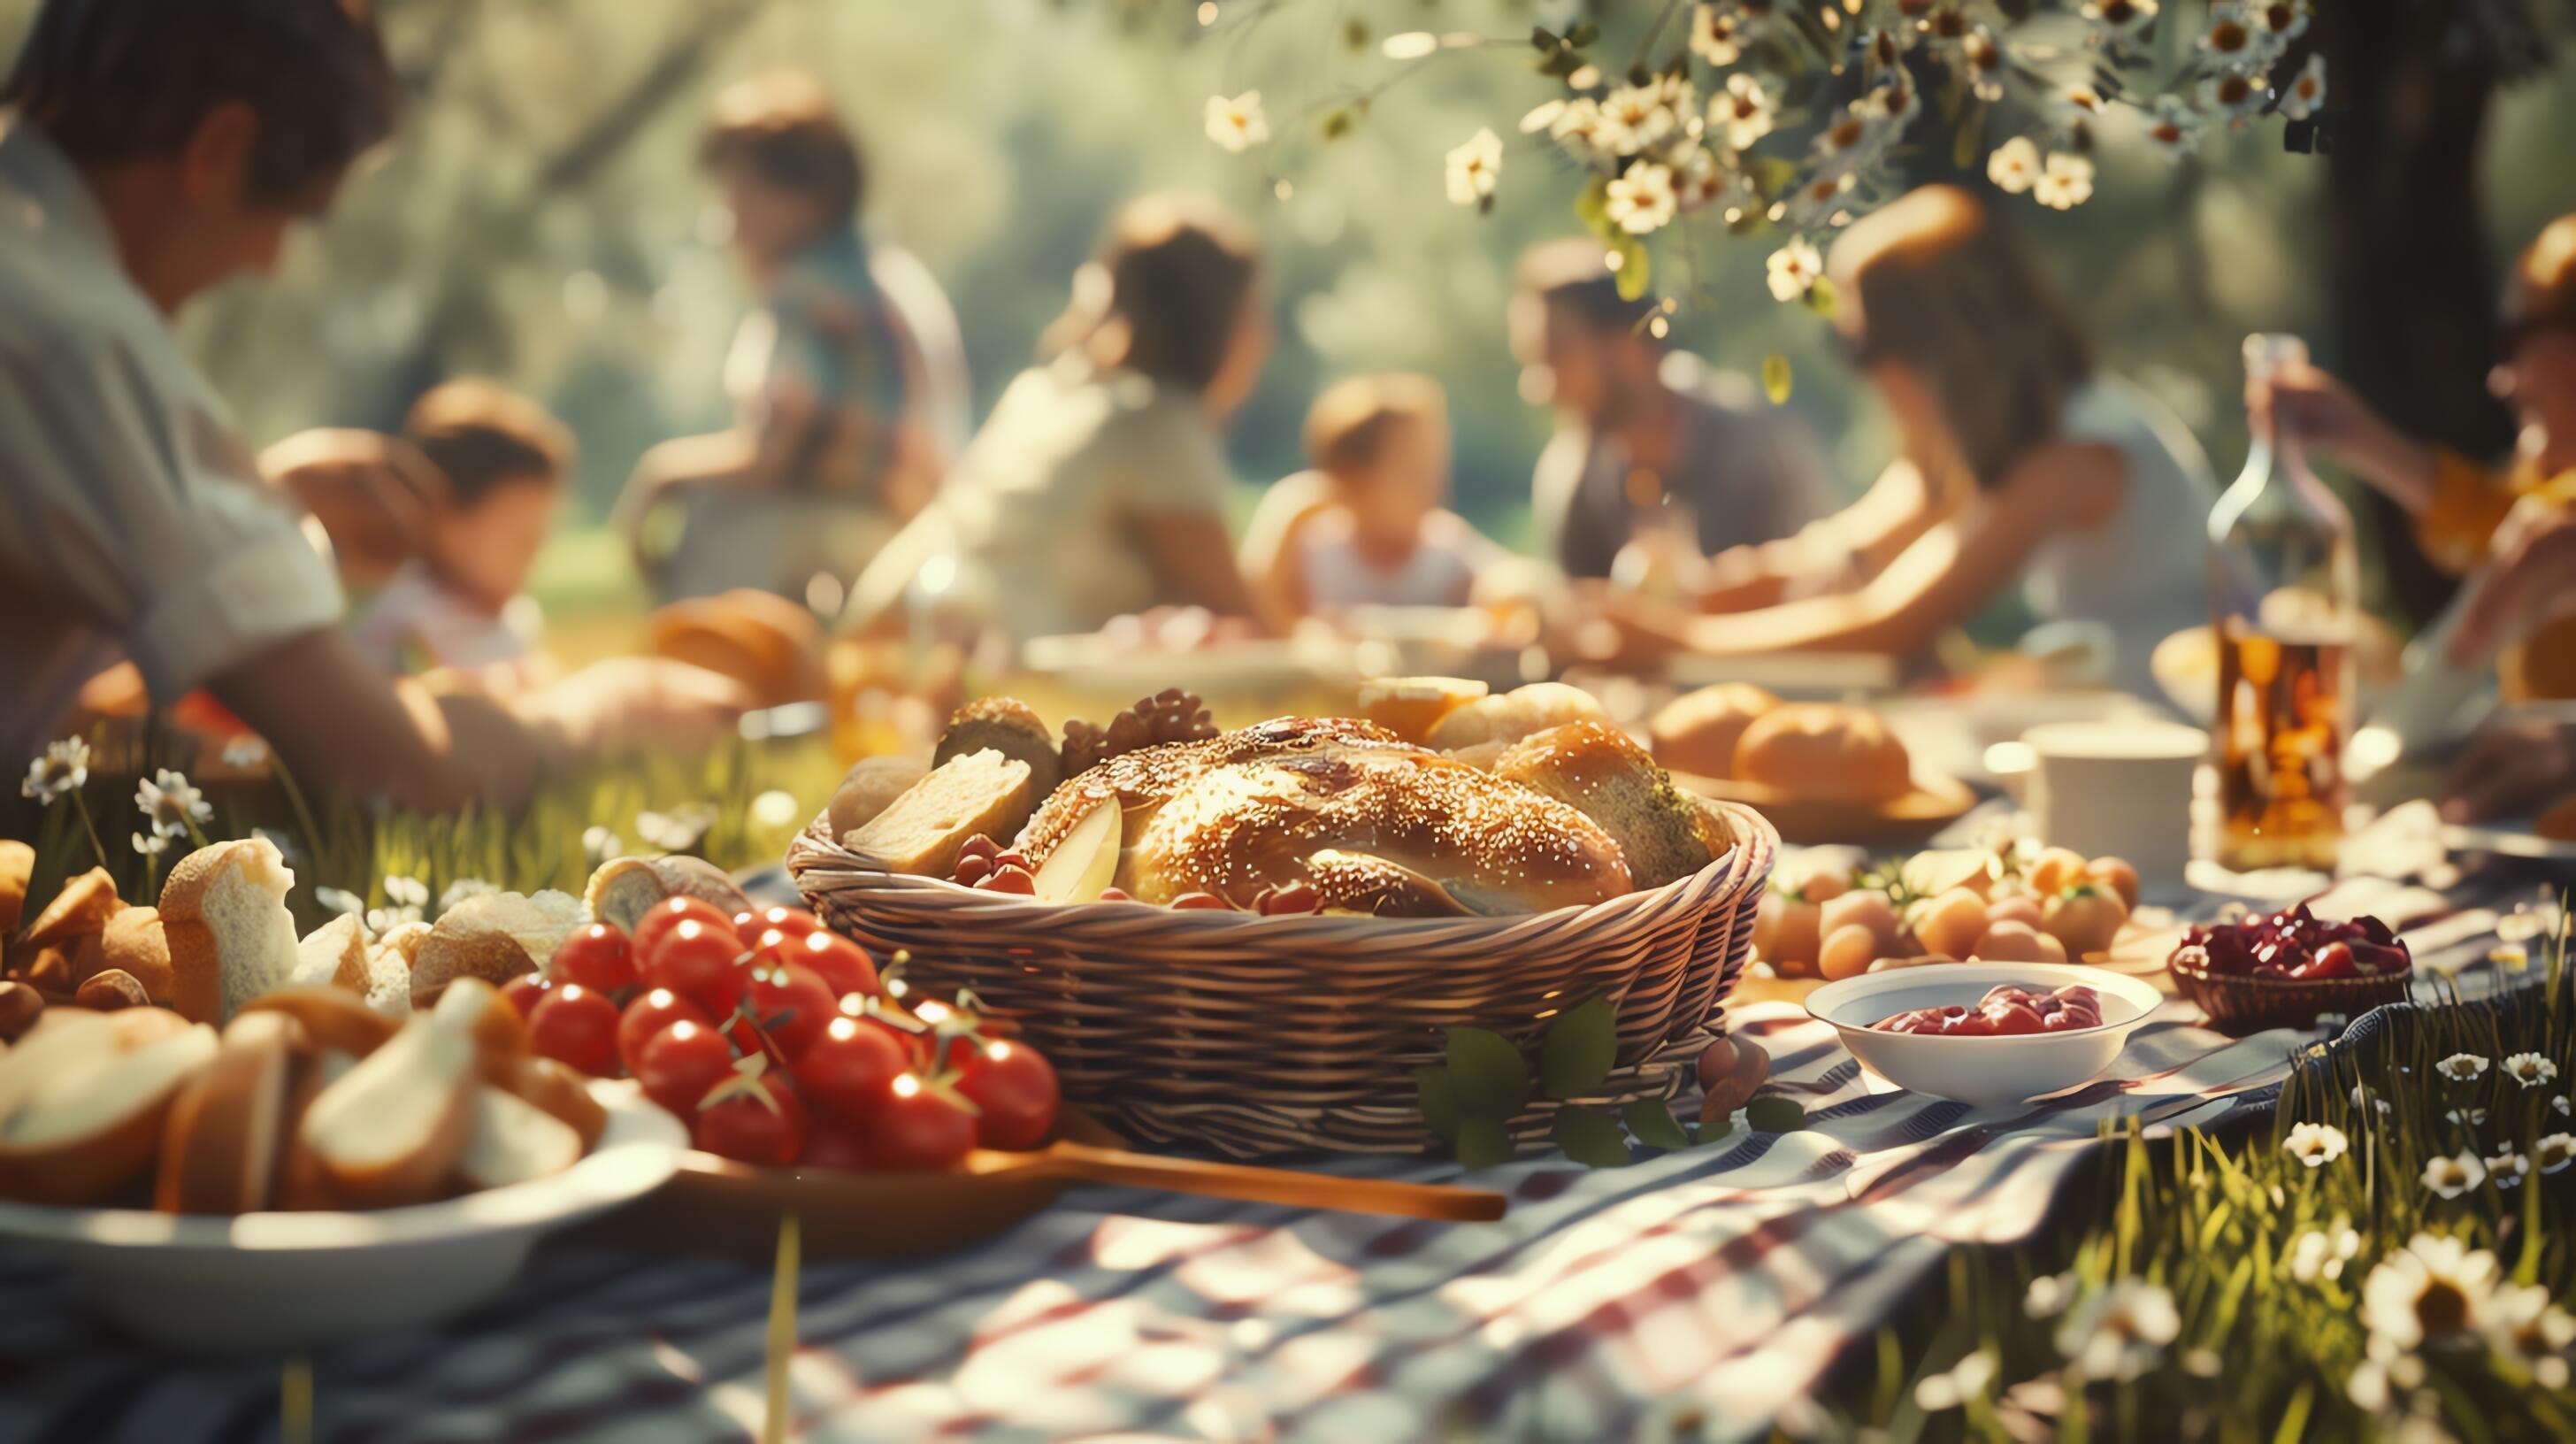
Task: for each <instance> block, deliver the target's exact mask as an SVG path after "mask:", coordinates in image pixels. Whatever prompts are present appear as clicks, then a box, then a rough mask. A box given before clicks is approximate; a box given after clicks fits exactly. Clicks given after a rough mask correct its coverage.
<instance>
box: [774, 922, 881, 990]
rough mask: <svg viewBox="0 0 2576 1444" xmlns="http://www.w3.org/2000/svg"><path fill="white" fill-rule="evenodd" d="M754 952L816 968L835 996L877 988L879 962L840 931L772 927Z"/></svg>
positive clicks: (777, 960)
mask: <svg viewBox="0 0 2576 1444" xmlns="http://www.w3.org/2000/svg"><path fill="white" fill-rule="evenodd" d="M752 952H753V954H754V956H756V957H758V958H759V959H761V960H762V961H764V962H780V963H797V964H801V965H803V966H805V967H808V968H811V969H813V970H814V972H815V973H816V975H818V976H820V977H821V978H822V980H823V982H824V985H825V986H827V987H829V988H830V989H831V990H832V996H833V997H834V998H846V997H848V996H849V995H850V994H852V993H873V992H876V991H877V990H878V988H877V965H876V963H875V962H873V961H872V960H870V959H869V957H868V950H867V949H865V948H863V947H860V946H859V945H858V944H857V943H854V942H851V941H850V940H849V939H848V938H845V937H842V936H841V935H839V934H838V933H829V932H811V933H802V934H798V933H791V932H788V931H786V930H784V929H781V928H772V929H771V930H769V931H768V932H765V933H762V934H761V935H760V942H759V944H758V946H756V947H754V948H753V950H752Z"/></svg>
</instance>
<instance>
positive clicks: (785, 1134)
mask: <svg viewBox="0 0 2576 1444" xmlns="http://www.w3.org/2000/svg"><path fill="white" fill-rule="evenodd" d="M807 1124H808V1120H807V1118H806V1116H805V1105H804V1104H803V1103H802V1102H799V1101H798V1100H797V1097H796V1090H795V1089H793V1088H790V1087H788V1086H787V1084H786V1083H785V1082H784V1081H782V1080H781V1079H780V1077H779V1075H778V1074H775V1073H768V1074H763V1075H762V1076H761V1077H760V1078H759V1079H758V1080H757V1081H755V1082H752V1083H750V1084H747V1085H746V1086H744V1087H743V1088H741V1089H739V1090H737V1091H733V1092H728V1093H726V1094H725V1095H724V1096H722V1097H720V1098H719V1097H712V1096H711V1097H710V1098H709V1099H708V1100H707V1101H705V1102H704V1103H702V1104H700V1105H699V1108H698V1117H697V1121H696V1123H695V1124H694V1125H693V1126H692V1127H691V1128H690V1129H689V1141H690V1142H692V1143H695V1144H696V1145H697V1146H698V1147H700V1148H703V1149H705V1150H706V1151H707V1152H709V1153H712V1154H715V1155H716V1156H718V1157H720V1158H730V1159H733V1160H734V1161H736V1162H738V1163H758V1164H764V1165H767V1166H771V1167H783V1166H785V1165H787V1164H790V1163H794V1162H795V1161H796V1160H797V1159H798V1158H800V1157H802V1156H803V1155H804V1152H805V1130H806V1127H807Z"/></svg>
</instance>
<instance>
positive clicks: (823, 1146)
mask: <svg viewBox="0 0 2576 1444" xmlns="http://www.w3.org/2000/svg"><path fill="white" fill-rule="evenodd" d="M796 1161H797V1162H798V1163H801V1164H803V1165H804V1166H805V1167H807V1168H837V1169H840V1170H842V1171H844V1172H852V1173H855V1172H857V1171H858V1170H860V1169H862V1168H865V1167H867V1166H868V1140H867V1138H866V1136H865V1135H863V1134H861V1133H860V1132H859V1130H857V1129H855V1128H852V1127H850V1126H849V1125H848V1124H846V1123H841V1122H838V1121H836V1120H834V1119H830V1118H816V1119H814V1120H813V1121H812V1124H811V1125H810V1126H809V1127H808V1128H807V1129H806V1131H805V1154H804V1156H803V1157H801V1158H799V1159H797V1160H796Z"/></svg>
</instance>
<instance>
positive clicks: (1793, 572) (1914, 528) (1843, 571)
mask: <svg viewBox="0 0 2576 1444" xmlns="http://www.w3.org/2000/svg"><path fill="white" fill-rule="evenodd" d="M1942 515H1943V508H1942V507H1941V506H1940V505H1939V504H1938V502H1937V499H1936V496H1935V494H1934V492H1933V489H1932V487H1931V485H1930V484H1929V483H1928V482H1927V481H1926V480H1925V479H1924V477H1923V474H1922V472H1920V471H1919V470H1917V469H1916V468H1915V466H1914V464H1913V463H1912V462H1910V461H1906V460H1903V459H1901V458H1900V459H1898V460H1896V461H1894V462H1891V463H1889V464H1888V467H1887V469H1886V470H1885V471H1882V472H1880V473H1879V476H1878V480H1877V481H1876V482H1874V483H1872V484H1871V486H1870V489H1869V490H1868V491H1867V492H1866V493H1864V494H1863V495H1862V497H1861V498H1860V500H1858V501H1856V502H1853V503H1852V504H1851V505H1849V506H1847V507H1844V508H1843V509H1842V510H1841V511H1838V512H1835V513H1833V514H1832V515H1830V516H1826V517H1821V518H1819V519H1817V520H1815V521H1813V522H1810V523H1808V524H1807V525H1806V526H1804V527H1802V528H1800V529H1799V531H1798V533H1797V535H1795V536H1791V537H1785V538H1783V539H1781V540H1779V541H1776V542H1765V543H1763V544H1761V545H1759V546H1749V547H1733V548H1730V549H1728V550H1727V551H1724V552H1721V553H1719V554H1718V555H1716V556H1714V557H1711V558H1710V559H1709V573H1708V583H1707V584H1706V585H1705V586H1704V587H1703V588H1702V589H1701V591H1700V593H1699V595H1698V598H1697V601H1698V605H1699V609H1700V610H1701V611H1703V612H1745V611H1751V610H1754V609H1756V608H1760V607H1774V606H1779V605H1780V604H1782V603H1784V602H1787V601H1790V600H1792V599H1793V598H1795V597H1796V596H1797V595H1798V594H1800V593H1812V592H1819V591H1828V590H1833V589H1834V586H1835V584H1836V583H1838V582H1840V581H1841V580H1842V579H1843V578H1845V577H1848V576H1855V575H1857V576H1861V577H1874V576H1876V575H1878V574H1879V573H1880V572H1882V571H1884V570H1886V569H1887V567H1888V565H1889V564H1890V563H1892V562H1894V561H1895V560H1896V558H1897V557H1898V556H1900V555H1902V554H1903V553H1904V551H1905V549H1906V548H1907V547H1910V546H1912V545H1914V543H1915V542H1917V541H1919V540H1921V539H1922V537H1923V535H1924V534H1925V533H1926V532H1929V531H1930V530H1931V529H1932V527H1933V526H1934V524H1935V523H1937V522H1939V521H1940V520H1941V518H1942Z"/></svg>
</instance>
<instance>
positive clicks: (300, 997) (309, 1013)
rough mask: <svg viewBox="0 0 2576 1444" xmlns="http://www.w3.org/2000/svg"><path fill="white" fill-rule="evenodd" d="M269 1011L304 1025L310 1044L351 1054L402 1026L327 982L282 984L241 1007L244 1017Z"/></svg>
mask: <svg viewBox="0 0 2576 1444" xmlns="http://www.w3.org/2000/svg"><path fill="white" fill-rule="evenodd" d="M269 1012H275V1013H284V1014H285V1015H287V1016H288V1017H290V1018H293V1019H294V1020H295V1021H296V1022H297V1023H298V1024H299V1025H301V1026H302V1028H303V1030H304V1036H305V1037H306V1038H307V1039H308V1040H309V1041H310V1043H311V1046H313V1047H315V1048H336V1049H338V1050H339V1051H341V1052H343V1053H346V1054H348V1055H349V1056H350V1057H352V1058H364V1057H366V1056H367V1055H368V1054H370V1053H373V1052H374V1051H376V1050H377V1049H378V1048H381V1047H383V1046H384V1045H385V1044H386V1043H387V1042H388V1041H390V1040H391V1039H392V1038H393V1036H394V1034H395V1032H396V1031H398V1030H399V1029H400V1028H401V1027H402V1025H401V1024H400V1023H397V1022H395V1021H394V1020H393V1019H391V1018H388V1017H386V1016H385V1015H384V1014H382V1013H380V1012H377V1011H376V1010H375V1009H373V1008H370V1007H368V1006H367V1005H366V1002H365V1001H364V1000H363V999H361V998H358V997H356V996H354V995H353V994H351V993H350V992H349V990H348V989H346V988H335V987H330V986H327V985H326V986H323V987H301V988H279V989H278V990H277V991H275V992H273V993H269V994H267V995H265V996H263V997H259V998H254V999H252V1000H251V1001H250V1002H249V1003H247V1004H245V1005H244V1006H243V1008H242V1016H243V1017H248V1016H250V1015H251V1014H253V1013H269ZM235 1021H239V1020H238V1019H236V1020H235Z"/></svg>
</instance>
